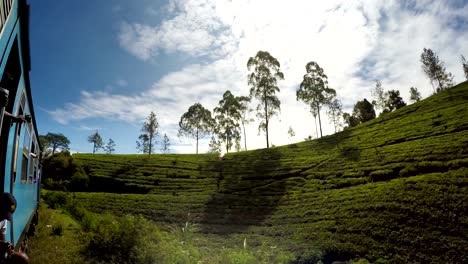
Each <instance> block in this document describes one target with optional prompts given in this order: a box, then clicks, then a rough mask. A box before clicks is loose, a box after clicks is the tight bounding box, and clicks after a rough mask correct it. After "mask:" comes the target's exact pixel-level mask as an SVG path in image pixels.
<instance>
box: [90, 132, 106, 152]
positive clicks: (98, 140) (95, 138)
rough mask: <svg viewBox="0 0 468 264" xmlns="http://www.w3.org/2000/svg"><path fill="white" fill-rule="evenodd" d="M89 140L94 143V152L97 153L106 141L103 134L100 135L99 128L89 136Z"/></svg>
mask: <svg viewBox="0 0 468 264" xmlns="http://www.w3.org/2000/svg"><path fill="white" fill-rule="evenodd" d="M88 142H89V143H93V154H94V153H96V151H98V150H99V149H100V148H102V147H103V145H104V142H103V141H102V137H101V135H99V132H98V131H97V130H96V133H94V134H92V135H90V136H89V137H88Z"/></svg>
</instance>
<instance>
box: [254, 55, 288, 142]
mask: <svg viewBox="0 0 468 264" xmlns="http://www.w3.org/2000/svg"><path fill="white" fill-rule="evenodd" d="M247 69H248V70H249V71H250V73H249V75H248V84H249V86H250V98H253V97H255V98H256V99H257V100H258V101H259V104H258V105H257V117H258V118H259V119H260V120H261V121H260V124H259V126H258V129H259V130H263V131H265V135H266V143H267V148H269V147H270V144H269V139H268V126H269V123H270V119H271V118H272V117H273V116H275V115H278V112H279V111H280V110H281V107H280V105H281V102H280V100H279V99H278V97H277V96H276V93H277V92H279V91H280V89H279V87H278V80H283V79H284V74H283V73H282V72H281V71H280V63H279V62H278V60H277V59H276V58H275V57H273V56H271V55H270V53H268V52H267V51H259V52H257V54H256V55H255V57H250V58H249V60H248V62H247Z"/></svg>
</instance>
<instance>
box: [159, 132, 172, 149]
mask: <svg viewBox="0 0 468 264" xmlns="http://www.w3.org/2000/svg"><path fill="white" fill-rule="evenodd" d="M170 146H171V142H170V141H169V137H168V136H167V135H166V133H164V137H163V139H162V141H161V151H162V153H169V151H170V149H169V148H170Z"/></svg>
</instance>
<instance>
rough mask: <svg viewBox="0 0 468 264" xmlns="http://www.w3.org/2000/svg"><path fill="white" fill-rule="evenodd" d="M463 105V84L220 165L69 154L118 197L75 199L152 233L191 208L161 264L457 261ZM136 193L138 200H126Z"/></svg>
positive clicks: (207, 159) (466, 155) (466, 145)
mask: <svg viewBox="0 0 468 264" xmlns="http://www.w3.org/2000/svg"><path fill="white" fill-rule="evenodd" d="M467 100H468V83H463V84H460V85H458V86H456V87H453V88H451V89H448V90H446V91H442V92H440V93H438V94H437V95H435V96H431V97H429V98H426V99H424V100H422V101H420V102H419V103H417V104H413V105H409V106H406V107H403V108H401V109H399V110H398V111H394V112H391V113H388V114H386V115H383V116H381V117H379V118H375V119H373V120H370V121H368V122H366V123H363V124H361V125H359V126H357V127H354V128H348V129H346V130H344V131H342V132H339V133H336V134H334V135H331V136H326V137H323V138H321V139H317V140H310V141H306V142H300V143H296V144H292V145H288V146H279V147H276V148H270V149H263V150H255V151H244V152H239V153H229V154H226V155H225V156H224V157H223V158H222V160H220V159H219V158H218V157H217V156H216V155H157V156H156V157H151V158H148V157H147V156H143V155H113V156H109V155H94V156H93V155H90V154H78V155H74V159H77V160H80V161H81V162H82V163H83V164H84V168H87V171H89V175H90V178H91V181H90V185H92V184H93V181H94V180H97V179H99V180H103V179H105V180H107V181H108V182H107V183H106V184H102V186H99V187H100V188H105V187H108V186H111V187H112V188H110V187H108V188H109V190H110V191H113V192H120V193H98V192H96V193H76V194H75V196H76V198H75V199H77V200H79V201H82V205H83V206H84V207H86V208H87V209H88V210H90V211H92V212H94V213H99V214H102V213H103V212H109V213H111V214H113V215H117V216H123V215H126V214H130V215H143V216H145V217H146V218H148V219H151V220H154V221H155V222H157V223H161V224H162V226H161V230H163V229H164V228H163V227H164V226H167V225H174V224H176V225H177V227H179V230H181V229H180V228H182V227H184V224H185V223H186V221H185V220H182V219H185V218H184V217H185V216H186V215H187V212H190V213H191V215H193V217H196V218H197V219H198V220H197V221H193V223H196V227H197V229H195V231H194V232H192V233H190V237H191V238H190V239H188V240H186V241H191V243H185V242H184V243H182V241H184V240H183V237H184V236H182V235H180V236H179V235H175V233H169V234H168V235H169V237H171V238H172V239H173V240H174V241H176V243H175V244H173V243H170V242H167V243H163V244H164V245H168V249H174V248H175V249H174V250H173V251H171V252H175V253H174V254H173V255H171V256H173V257H174V258H171V259H170V261H169V258H167V259H165V261H160V262H161V263H174V262H182V263H184V262H183V261H189V260H190V259H191V260H193V262H195V263H196V262H197V261H202V263H232V262H230V261H231V260H230V259H234V260H237V259H240V261H244V260H250V256H254V257H256V258H257V259H256V261H257V262H256V263H262V261H263V260H262V259H265V258H264V257H261V256H266V255H270V254H273V253H275V252H290V253H291V254H293V255H294V256H293V257H292V258H290V259H291V260H293V261H295V262H296V263H316V262H319V261H322V263H331V262H333V261H349V260H356V259H359V258H364V259H365V260H361V261H364V262H365V261H366V260H368V261H369V262H370V263H465V262H467V261H468V259H466V256H464V255H463V254H459V252H464V249H465V248H467V247H468V245H467V242H466V238H465V236H464V234H466V233H467V232H468V230H467V226H466V224H465V222H464V220H463V219H466V217H468V211H467V209H466V208H468V200H467V199H466V193H467V191H468V190H467V188H468V187H467V186H468V185H467V182H468V170H467V169H466V168H467V164H468V151H467V149H468V140H467V138H468V130H467V128H468V119H467V118H466V102H467ZM103 182H104V181H103ZM119 184H120V185H119ZM133 188H135V189H133ZM137 188H141V189H138V190H144V193H143V194H138V193H130V192H134V190H137ZM98 190H100V191H102V190H104V189H98ZM116 190H118V191H116ZM142 192H143V191H142ZM173 193H174V194H176V195H173ZM191 223H192V222H191ZM192 230H193V229H192ZM162 234H163V235H162V237H163V238H164V237H166V235H167V234H165V233H164V232H162ZM244 239H246V241H247V244H248V246H247V252H245V251H243V250H245V249H244V248H243V247H242V246H241V245H242V241H244ZM163 241H170V240H163ZM263 243H265V244H266V245H267V247H266V248H263V249H262V247H263V246H262V245H263ZM189 244H190V245H189ZM158 245H161V243H159V244H158ZM223 246H224V247H225V248H227V249H228V250H227V251H228V252H227V253H223V251H222V250H221V249H222V247H223ZM272 247H273V248H275V247H276V248H275V249H272ZM179 249H180V251H179ZM269 249H271V250H269ZM154 251H155V252H159V251H157V250H154ZM181 252H187V253H181ZM262 252H263V253H262ZM208 256H210V257H208ZM229 256H231V257H229ZM270 256H271V255H270ZM171 261H172V262H171ZM356 261H358V260H356ZM263 262H264V263H281V262H280V261H275V260H271V259H270V260H269V261H263ZM285 262H286V261H285ZM286 263H288V262H286Z"/></svg>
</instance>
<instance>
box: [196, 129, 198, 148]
mask: <svg viewBox="0 0 468 264" xmlns="http://www.w3.org/2000/svg"><path fill="white" fill-rule="evenodd" d="M196 153H197V154H198V128H197V152H196Z"/></svg>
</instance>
